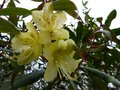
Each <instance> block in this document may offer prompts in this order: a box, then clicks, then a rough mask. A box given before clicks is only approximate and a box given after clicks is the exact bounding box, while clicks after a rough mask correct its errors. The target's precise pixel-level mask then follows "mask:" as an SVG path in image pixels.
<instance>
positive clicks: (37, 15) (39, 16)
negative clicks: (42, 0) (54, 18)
mask: <svg viewBox="0 0 120 90" xmlns="http://www.w3.org/2000/svg"><path fill="white" fill-rule="evenodd" d="M32 17H33V21H34V22H35V24H36V26H37V28H38V29H39V30H43V31H44V30H46V28H45V25H46V22H45V21H44V18H43V13H42V12H40V11H37V10H36V11H32Z"/></svg>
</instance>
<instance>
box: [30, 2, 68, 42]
mask: <svg viewBox="0 0 120 90" xmlns="http://www.w3.org/2000/svg"><path fill="white" fill-rule="evenodd" d="M32 17H33V20H34V22H35V24H36V26H37V28H38V29H39V30H40V37H41V38H42V40H43V41H42V42H43V44H49V43H50V42H51V41H56V40H61V39H69V32H68V31H67V30H65V29H63V28H62V26H63V24H64V23H65V21H66V15H65V12H60V11H59V12H53V7H52V3H51V2H50V3H45V5H44V7H43V11H33V12H32Z"/></svg>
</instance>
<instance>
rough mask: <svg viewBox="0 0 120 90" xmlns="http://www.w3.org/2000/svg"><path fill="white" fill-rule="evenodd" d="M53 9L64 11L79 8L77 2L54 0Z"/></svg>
mask: <svg viewBox="0 0 120 90" xmlns="http://www.w3.org/2000/svg"><path fill="white" fill-rule="evenodd" d="M53 9H54V10H64V11H71V10H77V8H76V6H75V4H74V3H73V2H72V1H70V0H56V1H55V2H53Z"/></svg>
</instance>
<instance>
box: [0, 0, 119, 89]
mask: <svg viewBox="0 0 120 90" xmlns="http://www.w3.org/2000/svg"><path fill="white" fill-rule="evenodd" d="M32 1H34V2H41V4H40V5H39V6H36V8H33V9H32V10H35V9H38V10H41V9H42V7H43V4H44V3H43V1H44V0H32ZM49 1H52V2H53V8H54V10H62V11H65V12H66V13H68V14H69V15H71V16H72V17H73V18H75V19H77V20H78V23H77V28H74V27H75V26H74V25H69V26H68V25H64V28H65V29H67V30H68V31H69V33H70V38H71V39H73V40H74V41H75V43H76V45H77V47H78V48H76V54H75V58H81V60H82V61H81V63H80V64H79V67H78V68H77V70H76V72H75V74H77V75H78V78H77V81H72V80H65V79H62V80H61V79H59V78H57V79H56V80H54V81H52V82H49V83H46V82H44V79H43V75H44V70H45V68H46V62H44V58H42V59H38V60H36V61H34V62H32V63H30V64H27V65H25V66H19V65H17V63H16V62H15V61H13V60H12V58H11V57H12V55H13V52H12V49H11V39H12V38H13V37H14V36H15V35H17V34H19V33H20V31H23V30H24V29H25V28H26V27H25V22H24V20H23V18H25V17H27V16H28V15H31V11H32V10H28V9H25V8H19V7H16V5H15V2H17V3H20V2H19V0H3V3H2V5H0V90H18V88H19V89H21V90H41V89H42V90H52V89H55V90H119V89H120V81H119V80H120V38H119V36H120V28H119V27H117V28H114V29H111V28H110V25H111V24H112V21H113V20H114V19H115V18H116V15H117V11H116V10H112V11H111V12H110V13H109V14H108V16H107V19H106V20H105V22H103V21H104V18H103V17H102V16H101V17H98V18H94V17H91V16H90V15H89V12H90V10H89V9H88V8H87V2H83V7H84V12H83V14H84V18H81V17H80V16H79V15H78V13H77V12H76V10H77V8H76V6H75V4H74V3H73V2H72V1H70V0H49ZM5 3H7V7H6V8H4V5H5ZM21 21H22V25H19V24H18V23H19V22H21ZM71 27H73V28H74V29H71ZM35 67H37V68H35ZM109 83H112V87H111V86H108V84H109Z"/></svg>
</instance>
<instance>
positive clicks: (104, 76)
mask: <svg viewBox="0 0 120 90" xmlns="http://www.w3.org/2000/svg"><path fill="white" fill-rule="evenodd" d="M81 69H86V70H87V71H88V72H89V73H91V74H93V75H95V76H97V77H99V78H101V79H103V80H105V81H106V82H108V83H109V82H110V83H113V84H114V85H116V86H118V87H120V81H118V80H117V79H115V78H114V77H113V76H110V75H108V74H106V73H104V72H102V71H98V70H97V69H93V68H89V67H81Z"/></svg>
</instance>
